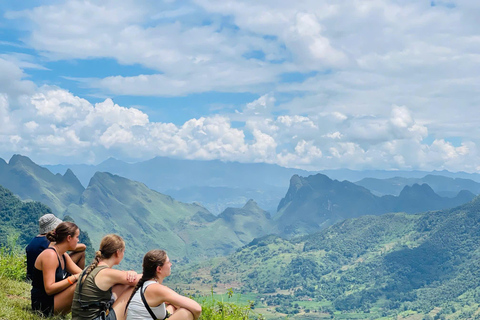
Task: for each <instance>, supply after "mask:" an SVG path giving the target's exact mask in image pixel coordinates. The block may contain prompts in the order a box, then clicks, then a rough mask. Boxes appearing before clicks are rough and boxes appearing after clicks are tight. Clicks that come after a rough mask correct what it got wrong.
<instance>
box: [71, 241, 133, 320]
mask: <svg viewBox="0 0 480 320" xmlns="http://www.w3.org/2000/svg"><path fill="white" fill-rule="evenodd" d="M124 254H125V242H124V241H123V239H122V238H121V237H120V236H118V235H116V234H109V235H106V236H105V237H103V239H102V241H101V242H100V250H99V251H97V252H96V253H95V259H94V260H93V262H92V264H90V266H89V267H87V268H86V269H85V270H84V271H83V272H82V274H81V275H80V280H79V281H78V284H77V287H76V289H75V294H74V297H73V305H72V320H94V319H101V320H116V319H117V320H123V319H124V318H125V316H124V313H125V312H124V311H125V306H126V304H127V301H128V297H129V296H130V294H131V292H132V291H133V288H134V286H135V285H136V284H137V282H138V280H139V279H140V275H137V273H136V272H135V271H121V270H116V269H112V267H113V266H115V265H118V264H119V263H120V262H121V261H122V259H123V256H124Z"/></svg>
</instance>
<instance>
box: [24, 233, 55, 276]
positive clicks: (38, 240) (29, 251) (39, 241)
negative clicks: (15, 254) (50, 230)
mask: <svg viewBox="0 0 480 320" xmlns="http://www.w3.org/2000/svg"><path fill="white" fill-rule="evenodd" d="M49 245H50V241H48V239H47V237H46V236H45V235H38V236H36V237H35V238H33V239H32V241H30V243H29V244H28V246H27V247H26V248H25V252H26V255H27V279H28V280H32V276H33V266H34V264H35V260H37V257H38V256H39V255H40V253H42V252H43V250H45V249H47V248H48V246H49Z"/></svg>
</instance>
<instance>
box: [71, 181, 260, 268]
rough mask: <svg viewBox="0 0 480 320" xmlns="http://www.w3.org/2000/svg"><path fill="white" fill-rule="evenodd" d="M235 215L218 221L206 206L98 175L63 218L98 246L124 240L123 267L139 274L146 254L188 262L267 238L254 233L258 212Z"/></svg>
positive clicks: (247, 209)
mask: <svg viewBox="0 0 480 320" xmlns="http://www.w3.org/2000/svg"><path fill="white" fill-rule="evenodd" d="M230 211H232V210H230ZM230 211H229V212H230ZM250 211H251V212H250ZM232 212H233V215H232V216H231V217H230V216H229V213H225V214H223V215H222V214H221V215H220V216H219V217H218V218H217V217H215V216H214V215H213V214H211V213H210V212H208V210H206V209H205V208H203V207H202V206H199V205H197V204H186V203H182V202H179V201H176V200H175V199H173V198H172V197H170V196H167V195H164V194H161V193H159V192H156V191H153V190H151V189H149V188H148V187H147V186H146V185H144V184H143V183H140V182H137V181H132V180H129V179H126V178H123V177H120V176H117V175H112V174H110V173H100V172H97V173H96V174H95V175H94V176H93V178H92V179H91V181H90V183H89V185H88V187H87V189H86V190H85V192H84V193H83V194H82V196H81V199H80V201H79V203H78V204H72V205H70V206H69V207H68V209H67V211H66V212H65V214H68V215H69V216H71V217H73V219H75V221H77V223H78V224H79V225H80V226H81V227H82V228H83V229H85V230H88V231H89V234H90V235H91V238H92V241H93V243H94V244H96V245H98V244H99V242H100V239H101V238H102V237H103V236H104V235H105V234H107V233H117V234H120V235H122V236H123V237H124V238H125V241H126V242H127V252H126V255H125V263H124V265H128V266H131V267H136V269H140V266H141V259H142V257H143V255H144V254H145V252H147V251H148V250H150V249H153V248H164V249H166V250H167V251H168V252H169V253H170V256H171V257H172V258H174V259H176V260H177V261H180V262H187V261H190V260H198V259H200V258H205V257H214V256H217V255H224V254H227V253H230V252H232V251H233V250H234V249H236V248H238V247H240V246H242V245H244V244H245V243H247V242H249V241H251V240H252V239H253V238H254V237H256V236H258V235H259V234H264V233H263V231H262V227H260V228H258V227H257V228H256V229H253V228H251V223H250V221H251V220H252V219H257V218H258V217H259V215H261V214H263V212H261V211H260V209H259V208H258V207H256V206H255V205H252V204H251V203H248V204H247V205H246V206H245V207H244V208H243V209H242V210H238V213H237V212H236V210H233V211H232ZM237 214H238V215H240V216H241V217H239V218H237V217H236V215H237ZM250 214H251V215H252V216H249V215H250ZM263 215H265V216H267V215H266V214H263ZM231 221H237V222H239V223H238V224H234V225H232V224H231ZM240 222H242V223H240ZM259 225H260V226H264V225H266V223H264V222H262V223H260V224H259ZM245 228H248V230H245ZM257 231H258V232H259V233H257ZM132 249H133V250H132Z"/></svg>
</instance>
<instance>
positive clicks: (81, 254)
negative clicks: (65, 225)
mask: <svg viewBox="0 0 480 320" xmlns="http://www.w3.org/2000/svg"><path fill="white" fill-rule="evenodd" d="M60 223H62V220H60V219H58V218H57V217H55V215H53V214H51V213H48V214H45V215H43V216H41V217H40V219H38V227H39V232H38V233H39V234H38V235H37V236H36V237H35V238H33V239H32V240H31V241H30V243H29V244H28V245H27V247H26V248H25V253H26V256H27V279H28V280H31V279H32V273H33V265H34V264H35V261H36V260H37V258H38V256H39V255H40V253H42V252H43V250H45V249H46V248H48V247H49V246H50V245H53V243H51V242H50V241H49V240H48V239H47V237H46V235H47V232H49V231H52V230H55V228H56V227H57V226H58V225H59V224H60ZM86 248H87V246H85V245H84V244H83V243H77V246H76V247H75V249H73V250H71V251H70V253H69V256H70V258H72V261H73V262H74V263H75V264H76V265H77V266H78V267H79V268H80V269H83V268H85V249H86Z"/></svg>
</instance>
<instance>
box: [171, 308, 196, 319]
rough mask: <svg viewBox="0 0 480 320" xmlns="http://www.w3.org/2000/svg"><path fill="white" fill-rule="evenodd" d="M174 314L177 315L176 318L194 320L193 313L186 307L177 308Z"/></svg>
mask: <svg viewBox="0 0 480 320" xmlns="http://www.w3.org/2000/svg"><path fill="white" fill-rule="evenodd" d="M174 315H175V316H176V317H175V319H182V320H193V314H192V313H191V312H190V311H189V310H187V309H184V308H179V309H177V310H176V311H175V313H174Z"/></svg>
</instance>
